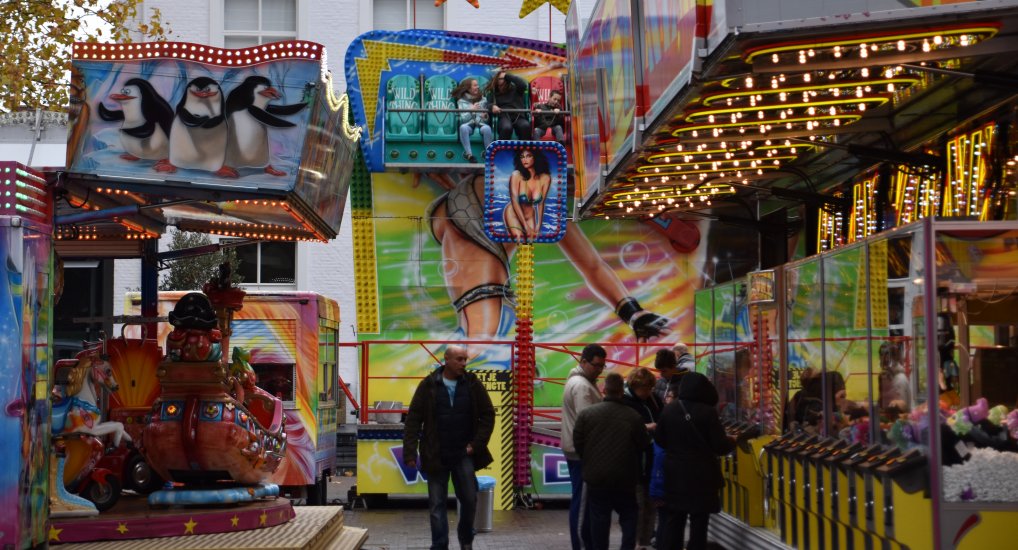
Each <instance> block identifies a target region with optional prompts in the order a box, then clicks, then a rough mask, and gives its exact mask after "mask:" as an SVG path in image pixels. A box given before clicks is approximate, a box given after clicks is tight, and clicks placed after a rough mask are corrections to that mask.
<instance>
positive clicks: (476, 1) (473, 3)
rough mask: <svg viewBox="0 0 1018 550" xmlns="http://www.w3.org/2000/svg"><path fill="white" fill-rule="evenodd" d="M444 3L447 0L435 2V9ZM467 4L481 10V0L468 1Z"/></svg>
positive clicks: (436, 0)
mask: <svg viewBox="0 0 1018 550" xmlns="http://www.w3.org/2000/svg"><path fill="white" fill-rule="evenodd" d="M444 3H445V0H435V7H436V8H437V7H438V6H441V5H442V4H444ZM467 3H468V4H470V5H471V6H473V7H475V8H478V9H480V7H481V0H467Z"/></svg>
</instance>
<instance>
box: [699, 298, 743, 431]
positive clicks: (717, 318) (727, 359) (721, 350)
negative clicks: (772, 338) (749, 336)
mask: <svg viewBox="0 0 1018 550" xmlns="http://www.w3.org/2000/svg"><path fill="white" fill-rule="evenodd" d="M737 311H738V304H737V288H736V285H735V283H725V284H722V285H718V286H716V287H714V349H713V350H712V353H711V356H710V365H709V366H708V372H707V376H708V377H710V378H713V381H714V385H715V387H716V388H717V390H718V412H719V413H720V414H721V418H722V420H735V407H736V397H735V394H736V391H737V388H736V373H735V343H736V322H737V321H736V319H737Z"/></svg>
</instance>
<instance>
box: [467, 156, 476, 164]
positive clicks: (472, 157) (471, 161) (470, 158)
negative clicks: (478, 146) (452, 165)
mask: <svg viewBox="0 0 1018 550" xmlns="http://www.w3.org/2000/svg"><path fill="white" fill-rule="evenodd" d="M467 162H470V163H474V164H476V163H477V157H475V156H474V155H467Z"/></svg>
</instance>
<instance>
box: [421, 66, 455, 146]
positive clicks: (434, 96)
mask: <svg viewBox="0 0 1018 550" xmlns="http://www.w3.org/2000/svg"><path fill="white" fill-rule="evenodd" d="M455 87H456V81H455V80H453V79H452V78H450V77H448V76H445V75H435V76H433V77H431V78H429V79H427V80H425V81H424V93H425V96H426V97H427V102H426V103H425V104H424V108H425V109H455V108H456V100H454V99H453V98H452V90H453V88H455ZM458 121H459V117H458V116H457V113H424V139H425V140H429V141H456V140H457V139H459V137H458V136H457V130H458V128H459V124H458Z"/></svg>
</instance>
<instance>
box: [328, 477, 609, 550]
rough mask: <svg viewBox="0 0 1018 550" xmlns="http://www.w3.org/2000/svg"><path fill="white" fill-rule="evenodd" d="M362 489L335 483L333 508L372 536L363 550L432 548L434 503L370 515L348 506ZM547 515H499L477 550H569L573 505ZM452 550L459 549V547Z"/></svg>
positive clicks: (560, 503) (377, 507)
mask: <svg viewBox="0 0 1018 550" xmlns="http://www.w3.org/2000/svg"><path fill="white" fill-rule="evenodd" d="M356 483H357V478H356V477H333V478H332V481H331V482H330V483H329V501H330V503H336V504H343V505H344V506H346V510H344V512H343V520H344V524H345V525H349V526H351V527H361V528H366V529H367V530H368V540H367V542H366V543H365V544H364V546H363V548H365V549H370V550H418V549H427V548H429V547H430V546H431V528H430V527H429V523H428V507H427V504H428V500H427V498H426V497H423V496H421V497H418V498H389V499H387V500H386V502H370V501H369V502H368V503H367V504H368V508H367V509H365V508H364V507H363V506H362V504H361V503H360V502H359V501H358V502H355V503H354V504H355V506H354V507H352V508H351V507H350V503H349V502H347V492H348V491H349V489H350V488H351V487H352V486H353V485H354V484H356ZM539 504H540V505H541V506H542V509H537V508H536V507H535V508H533V509H517V510H507V511H494V512H493V513H492V530H491V531H490V532H483V533H477V536H476V537H475V538H474V548H475V549H476V550H509V549H512V550H519V549H520V548H538V549H541V550H569V549H570V544H569V501H568V500H565V499H556V500H550V501H546V502H541V503H539ZM456 521H457V517H456V506H455V504H453V505H452V506H450V508H449V523H450V526H449V532H450V533H451V534H452V538H453V540H454V541H455V537H456V534H455V533H456ZM620 543H621V535H620V532H619V528H618V524H617V523H616V524H615V525H613V527H612V536H611V543H610V547H612V548H617V547H618V546H619V545H620ZM450 548H451V549H455V548H457V546H456V544H455V542H453V543H452V544H451V545H450Z"/></svg>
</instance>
